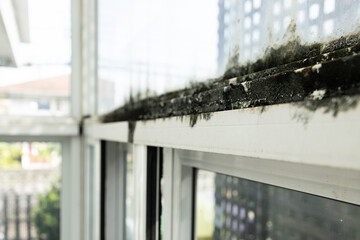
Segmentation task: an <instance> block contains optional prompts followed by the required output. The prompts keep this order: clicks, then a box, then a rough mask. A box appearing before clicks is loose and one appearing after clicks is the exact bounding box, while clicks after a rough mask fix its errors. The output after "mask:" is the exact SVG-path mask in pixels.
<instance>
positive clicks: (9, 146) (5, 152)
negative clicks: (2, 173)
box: [0, 142, 22, 169]
mask: <svg viewBox="0 0 360 240" xmlns="http://www.w3.org/2000/svg"><path fill="white" fill-rule="evenodd" d="M21 156H22V151H21V144H20V143H6V142H0V168H5V169H6V168H7V169H9V168H19V167H21Z"/></svg>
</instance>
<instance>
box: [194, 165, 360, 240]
mask: <svg viewBox="0 0 360 240" xmlns="http://www.w3.org/2000/svg"><path fill="white" fill-rule="evenodd" d="M359 216H360V206H356V205H352V204H347V203H343V202H339V201H335V200H330V199H326V198H322V197H318V196H314V195H310V194H306V193H301V192H297V191H293V190H289V189H285V188H280V187H275V186H271V185H267V184H263V183H258V182H253V181H249V180H245V179H240V178H236V177H230V176H227V175H223V174H219V173H213V172H208V171H204V170H198V171H197V181H196V239H197V240H210V239H213V240H225V239H226V240H233V239H234V240H235V239H244V240H245V239H246V240H248V239H249V240H250V239H260V240H288V239H298V240H303V239H324V240H329V239H334V240H335V239H336V240H337V239H360V229H359V226H360V217H359Z"/></svg>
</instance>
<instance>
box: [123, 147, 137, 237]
mask: <svg viewBox="0 0 360 240" xmlns="http://www.w3.org/2000/svg"><path fill="white" fill-rule="evenodd" d="M134 182H135V175H134V155H133V153H132V151H131V148H130V147H129V148H128V152H127V154H126V186H125V189H126V200H125V201H126V202H125V204H126V209H125V236H126V237H125V239H126V240H132V239H134V222H135V215H134V214H135V213H134V206H135V205H134V204H135V195H134V194H135V185H134Z"/></svg>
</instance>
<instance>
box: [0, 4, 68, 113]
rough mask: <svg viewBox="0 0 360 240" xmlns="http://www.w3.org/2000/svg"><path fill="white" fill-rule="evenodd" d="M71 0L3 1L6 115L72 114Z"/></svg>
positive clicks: (0, 46)
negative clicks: (70, 102)
mask: <svg viewBox="0 0 360 240" xmlns="http://www.w3.org/2000/svg"><path fill="white" fill-rule="evenodd" d="M70 13H71V11H70V0H2V1H1V4H0V76H1V81H0V114H10V115H40V116H42V115H52V116H64V115H69V113H70V104H69V101H70V100H69V99H70V79H71V25H70V21H71V17H70Z"/></svg>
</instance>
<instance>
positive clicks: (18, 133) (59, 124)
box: [0, 0, 95, 240]
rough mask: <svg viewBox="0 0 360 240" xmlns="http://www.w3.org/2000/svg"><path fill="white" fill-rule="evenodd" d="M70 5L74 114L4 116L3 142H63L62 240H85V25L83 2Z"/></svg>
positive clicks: (0, 133) (1, 123) (0, 134)
mask: <svg viewBox="0 0 360 240" xmlns="http://www.w3.org/2000/svg"><path fill="white" fill-rule="evenodd" d="M70 1H71V36H72V37H71V38H72V39H71V45H72V46H71V53H72V57H71V66H72V68H71V73H72V74H71V75H72V79H71V96H70V106H71V112H70V116H69V117H33V116H1V119H0V141H4V142H13V141H44V142H60V143H61V146H62V159H63V162H62V170H61V175H62V184H61V210H60V211H61V223H60V237H61V239H62V240H69V239H84V225H83V213H84V209H83V201H84V198H83V174H84V171H83V163H84V161H83V158H84V154H83V151H82V149H83V143H82V137H80V129H79V124H80V122H81V118H82V116H83V113H82V112H83V111H82V109H83V105H84V103H86V102H88V101H87V99H84V98H83V95H82V92H83V89H82V88H83V86H84V85H86V84H84V83H83V81H82V80H83V73H82V71H81V70H82V66H83V61H82V53H83V51H84V47H83V45H82V39H83V38H82V29H83V28H89V26H88V25H90V23H88V25H86V24H84V22H85V23H86V21H83V22H82V19H83V18H84V15H83V13H84V12H83V4H84V3H83V2H82V1H81V0H70ZM84 41H86V40H84ZM94 94H95V93H94Z"/></svg>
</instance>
